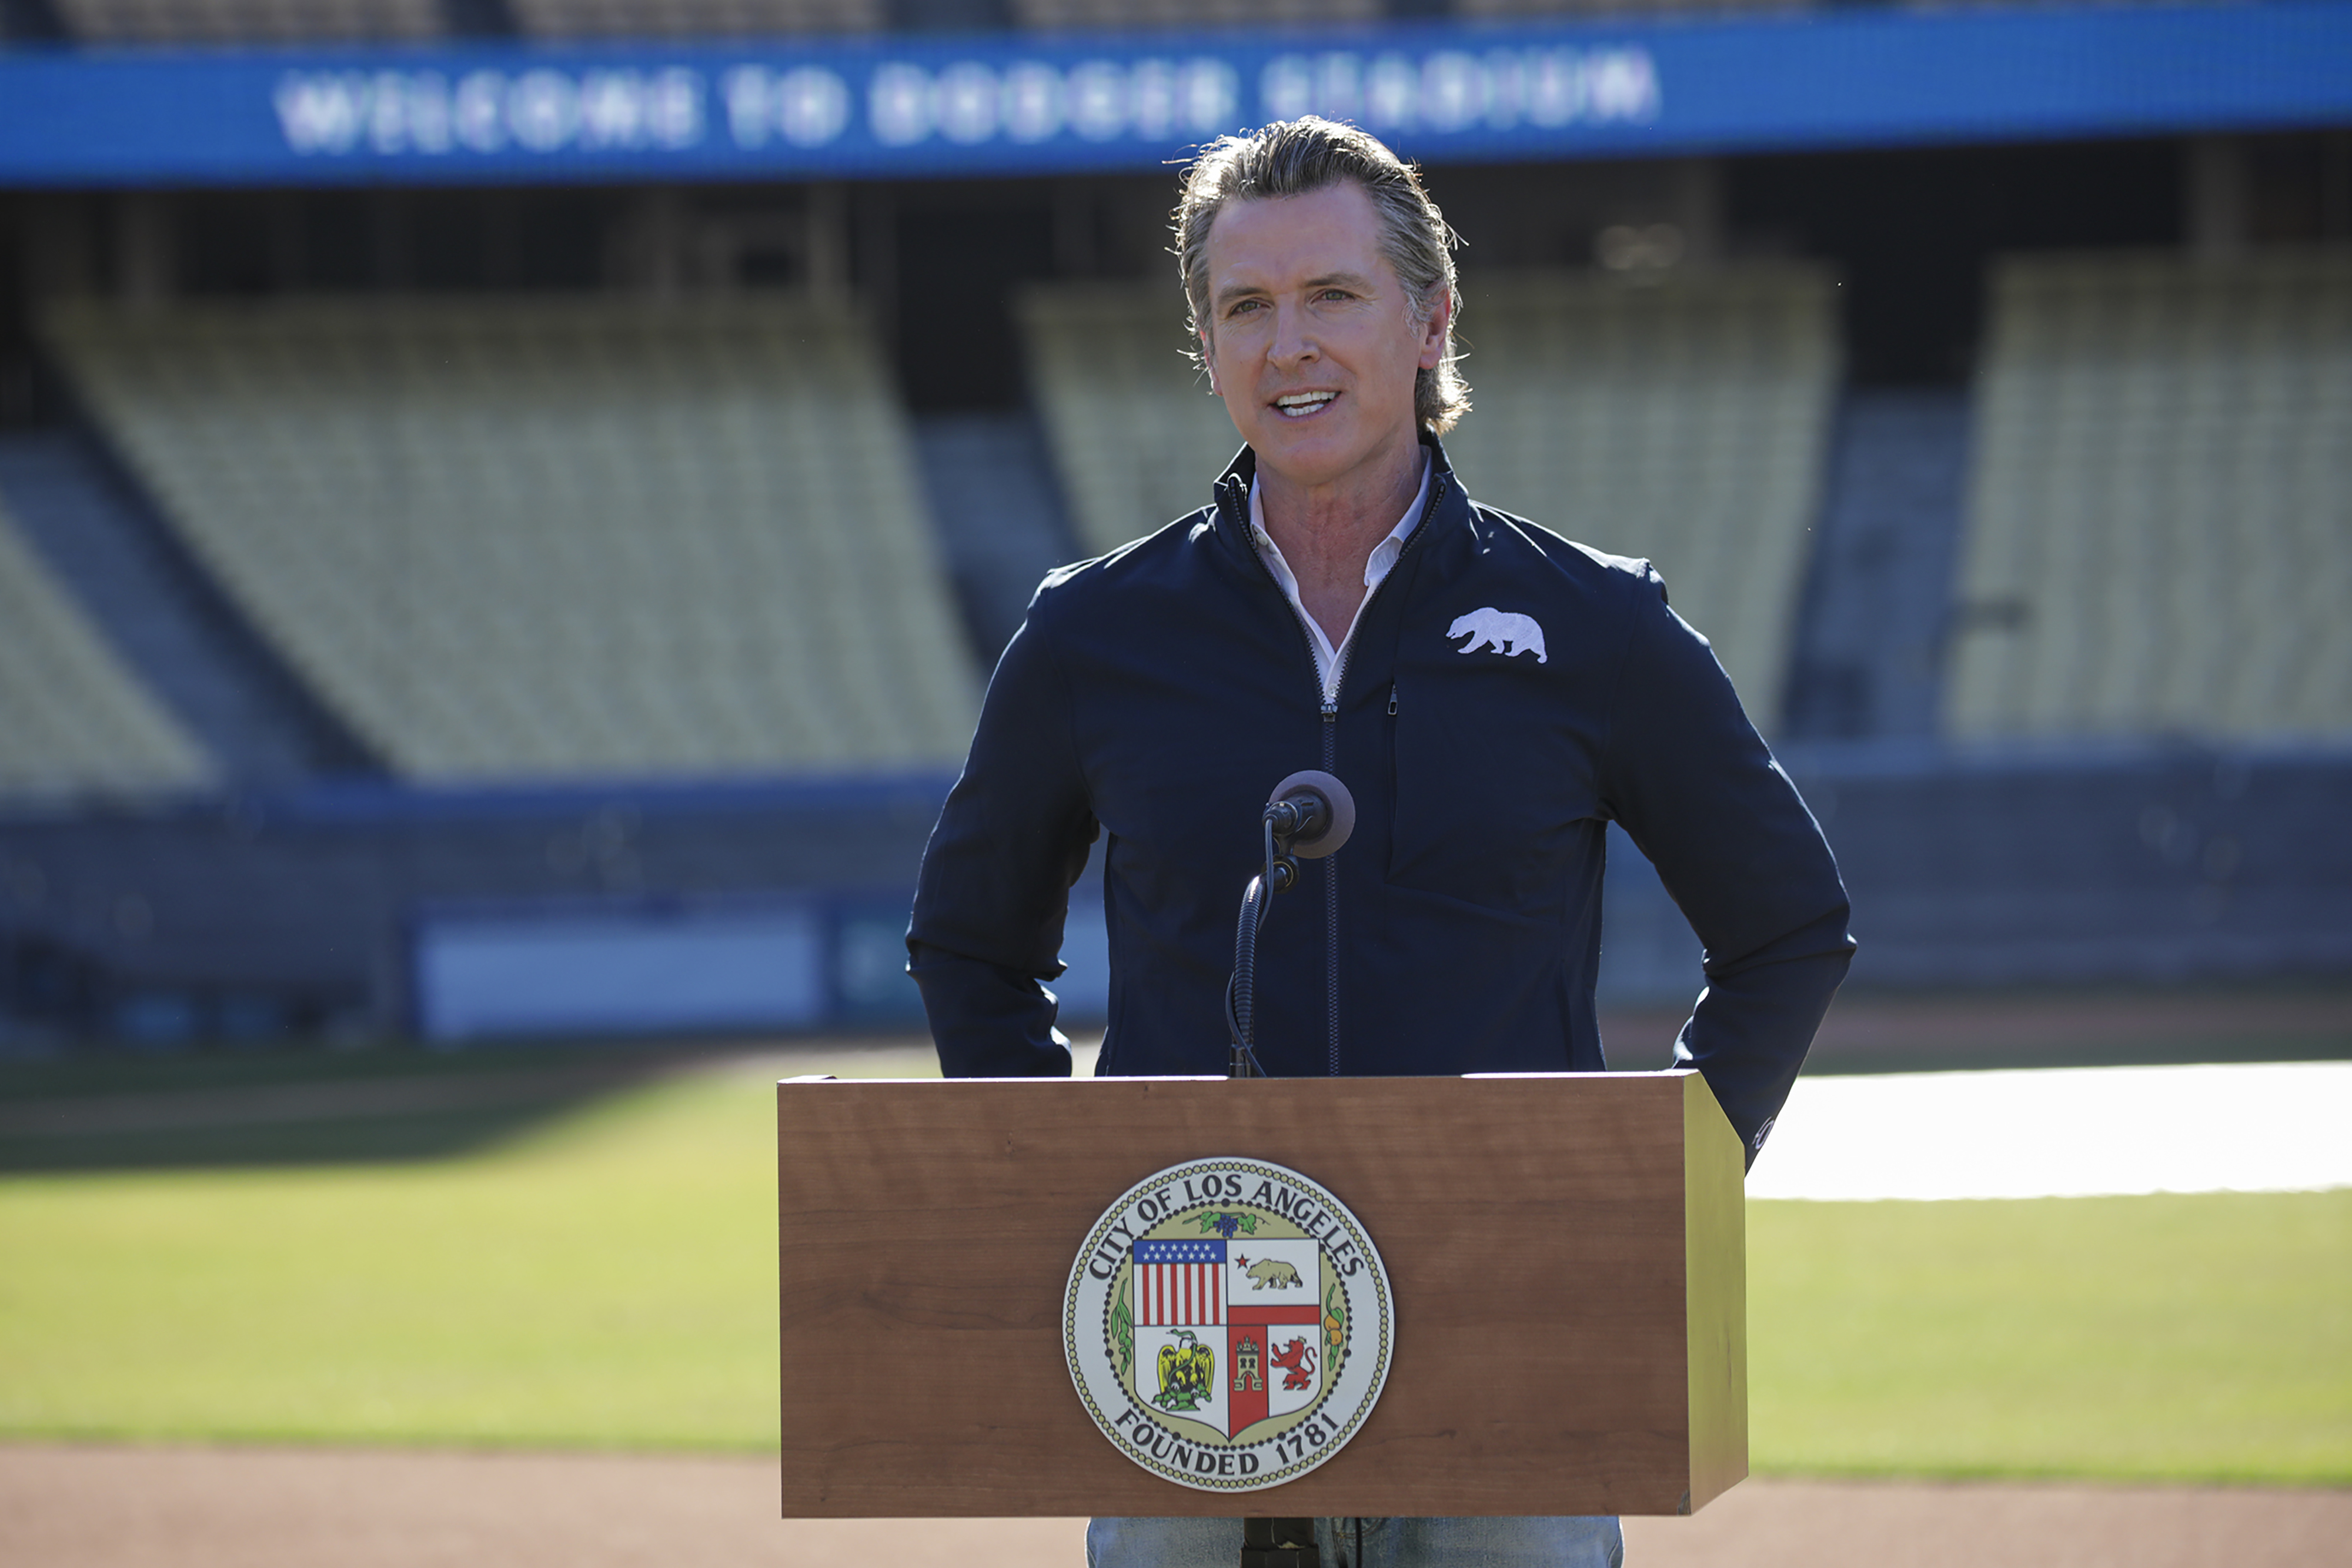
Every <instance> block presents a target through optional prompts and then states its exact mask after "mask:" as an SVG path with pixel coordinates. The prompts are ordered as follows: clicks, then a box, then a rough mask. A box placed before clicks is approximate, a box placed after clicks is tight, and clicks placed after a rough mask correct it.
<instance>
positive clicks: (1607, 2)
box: [1453, 0, 1817, 18]
mask: <svg viewBox="0 0 2352 1568" xmlns="http://www.w3.org/2000/svg"><path fill="white" fill-rule="evenodd" d="M1453 4H1454V15H1455V16H1478V17H1482V18H1483V17H1518V16H1646V15H1654V14H1655V13H1658V12H1661V11H1666V12H1674V11H1680V12H1688V13H1697V14H1700V15H1705V14H1706V13H1708V12H1726V11H1806V10H1811V9H1813V7H1814V5H1815V4H1817V0H1453Z"/></svg>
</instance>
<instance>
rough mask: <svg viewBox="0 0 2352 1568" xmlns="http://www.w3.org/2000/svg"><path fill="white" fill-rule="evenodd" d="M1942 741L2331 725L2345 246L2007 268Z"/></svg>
mask: <svg viewBox="0 0 2352 1568" xmlns="http://www.w3.org/2000/svg"><path fill="white" fill-rule="evenodd" d="M1977 430H1978V441H1977V451H1976V457H1975V462H1974V470H1973V474H1972V477H1971V485H1970V492H1971V494H1970V502H1969V522H1968V535H1967V543H1966V545H1965V546H1964V551H1965V559H1964V561H1963V565H1962V570H1961V587H1960V591H1959V601H1960V602H1959V609H1958V620H1957V622H1956V626H1955V637H1956V639H1957V645H1956V647H1955V650H1954V653H1953V656H1952V666H1951V674H1950V685H1949V688H1948V697H1947V703H1946V728H1947V730H1948V733H1950V734H1952V735H1954V736H1958V737H1971V738H1973V737H2043V736H2070V735H2074V736H2080V735H2116V736H2128V735H2138V736H2153V735H2183V734H2186V735H2207V736H2216V737H2289V736H2303V737H2329V736H2332V737H2344V736H2347V735H2352V617H2347V614H2346V612H2345V607H2346V605H2347V603H2352V252H2344V251H2336V252H2335V253H2332V254H2329V253H2285V254H2275V255H2268V256H2252V257H2248V258H2245V259H2241V260H2235V261H2230V262H2224V263H2216V262H2200V261H2194V260H2189V259H2187V258H2184V257H2181V256H2178V255H2148V256H2113V255H2110V256H2059V257H2034V258H2012V259H2009V260H2006V261H2004V262H2001V263H2000V264H1999V265H1998V267H1997V268H1996V271H1995V276H1994V279H1993V284H1992V320H1991V325H1990V343H1989V351H1988V353H1987V355H1986V357H1985V360H1984V362H1983V368H1982V371H1981V373H1980V377H1979V389H1978V419H1977Z"/></svg>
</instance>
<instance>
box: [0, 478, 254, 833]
mask: <svg viewBox="0 0 2352 1568" xmlns="http://www.w3.org/2000/svg"><path fill="white" fill-rule="evenodd" d="M0 714H5V715H6V719H5V721H0V794H8V795H27V794H31V795H42V796H58V795H68V794H74V793H81V792H87V791H91V790H98V791H104V792H109V793H118V792H120V793H138V792H143V791H147V790H152V789H176V788H184V787H189V786H194V785H197V784H201V783H203V782H205V779H206V778H207V777H208V775H209V774H210V771H211V768H210V766H209V764H208V763H207V762H206V760H205V757H204V755H203V754H202V752H201V751H199V750H198V748H197V747H196V746H195V743H194V741H193V740H191V739H190V738H189V737H188V736H187V735H186V734H185V732H184V731H183V730H182V729H181V727H180V726H179V725H178V723H177V722H176V721H175V720H173V718H172V716H170V715H169V714H167V713H166V712H164V710H163V707H162V706H159V705H158V704H157V702H156V701H155V699H154V698H153V697H152V695H149V693H148V692H147V691H146V689H145V688H144V687H143V686H142V685H140V684H139V681H138V678H137V677H136V676H135V675H134V674H132V673H131V671H130V669H129V668H128V667H126V666H125V665H124V664H122V662H121V660H120V659H118V658H117V657H116V656H115V653H114V650H113V649H112V648H110V646H108V644H107V643H106V640H105V637H104V635H103V633H102V632H100V630H99V629H98V628H97V627H95V626H93V625H91V624H90V622H89V620H88V619H87V618H86V617H85V616H84V615H83V613H82V611H81V607H80V606H79V604H78V603H76V602H75V601H74V600H73V599H72V597H71V596H70V595H69V594H68V592H67V591H66V590H65V589H64V588H63V587H62V585H60V584H59V583H58V581H57V580H56V579H55V578H53V577H52V576H51V575H50V573H49V571H48V569H47V567H46V566H45V565H44V564H43V563H42V561H41V559H40V558H39V557H38V556H37V554H36V553H35V551H34V549H33V547H32V545H31V543H30V542H29V541H28V540H27V539H26V538H25V537H24V536H23V534H22V533H21V532H19V530H18V529H17V527H16V524H15V523H14V522H13V521H12V520H11V519H10V518H9V517H8V514H7V512H6V510H5V508H0Z"/></svg>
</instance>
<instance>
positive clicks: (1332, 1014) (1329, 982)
mask: <svg viewBox="0 0 2352 1568" xmlns="http://www.w3.org/2000/svg"><path fill="white" fill-rule="evenodd" d="M1444 488H1445V482H1444V479H1443V478H1441V477H1440V476H1437V475H1434V474H1433V475H1431V476H1430V480H1429V500H1428V501H1427V503H1426V504H1424V505H1423V507H1422V508H1421V517H1420V519H1419V520H1418V521H1416V522H1415V523H1414V524H1413V525H1412V532H1411V533H1409V534H1407V535H1405V537H1404V543H1403V544H1402V545H1400V546H1399V547H1397V558H1396V559H1395V560H1394V561H1392V562H1391V563H1390V566H1389V570H1388V574H1387V575H1386V576H1384V577H1382V578H1381V580H1380V585H1379V587H1376V588H1374V589H1373V590H1372V591H1371V592H1370V594H1369V595H1367V596H1366V597H1365V599H1364V601H1363V603H1362V604H1361V605H1360V606H1359V607H1358V609H1357V611H1356V616H1355V623H1356V625H1358V626H1360V625H1362V624H1363V621H1364V613H1365V612H1366V611H1369V610H1370V609H1371V607H1372V605H1373V604H1374V603H1375V602H1377V601H1379V599H1380V597H1381V589H1383V588H1386V587H1387V586H1388V585H1389V584H1390V582H1391V581H1392V580H1394V579H1395V577H1396V574H1397V570H1398V568H1400V567H1402V566H1403V565H1404V558H1405V555H1406V553H1407V552H1408V551H1410V550H1411V549H1412V547H1413V546H1414V545H1416V544H1419V543H1420V542H1421V536H1422V533H1423V530H1424V529H1426V528H1428V527H1429V519H1430V517H1431V515H1432V514H1433V513H1434V512H1435V511H1436V510H1437V502H1438V497H1441V496H1442V495H1444ZM1244 496H1246V492H1244ZM1217 504H1218V506H1219V507H1224V506H1226V505H1227V504H1228V503H1227V501H1226V498H1225V497H1224V494H1223V491H1222V489H1221V490H1220V492H1219V494H1218V498H1217ZM1238 520H1239V526H1240V528H1241V530H1242V537H1243V538H1245V539H1248V540H1249V547H1250V559H1253V560H1255V561H1256V562H1257V569H1258V570H1260V571H1262V572H1265V580H1266V581H1267V582H1269V583H1272V584H1273V586H1274V589H1275V591H1276V592H1278V593H1279V592H1281V590H1282V584H1280V583H1278V582H1275V580H1274V573H1273V572H1272V571H1271V570H1268V569H1267V567H1266V564H1265V556H1264V555H1262V554H1260V553H1259V552H1258V548H1257V540H1256V538H1255V537H1253V536H1252V535H1251V533H1250V531H1249V508H1248V506H1247V503H1246V500H1244V504H1243V506H1242V507H1240V509H1239V513H1238ZM1282 597H1283V602H1285V603H1286V604H1288V603H1290V595H1288V594H1286V593H1285V594H1283V596H1282ZM1290 614H1291V619H1293V620H1295V621H1297V622H1298V638H1299V641H1300V642H1301V643H1305V644H1306V647H1307V669H1308V670H1310V671H1316V665H1315V632H1314V631H1313V629H1312V628H1310V627H1309V626H1308V625H1307V612H1306V611H1305V610H1304V609H1302V608H1300V607H1299V606H1298V605H1297V604H1291V605H1290ZM1355 651H1356V640H1355V638H1353V637H1352V636H1351V637H1349V639H1348V641H1347V642H1346V643H1344V644H1343V645H1342V646H1341V647H1340V648H1339V652H1338V653H1336V654H1335V655H1334V657H1335V660H1336V663H1335V664H1333V665H1332V670H1331V688H1330V695H1328V696H1327V695H1324V690H1323V684H1322V677H1321V673H1320V672H1319V671H1316V685H1315V699H1316V704H1317V706H1318V709H1319V711H1320V712H1321V713H1322V716H1323V771H1324V772H1326V773H1329V774H1332V775H1335V776H1336V775H1337V774H1338V773H1339V694H1340V693H1341V692H1344V691H1346V690H1347V689H1348V660H1349V656H1350V655H1352V654H1353V653H1355ZM1389 714H1390V716H1391V717H1393V716H1395V714H1396V687H1395V686H1394V685H1391V686H1390V687H1389ZM1323 976H1324V996H1323V1018H1324V1025H1325V1071H1328V1073H1329V1074H1330V1076H1332V1077H1334V1078H1337V1077H1339V857H1338V856H1336V855H1331V856H1327V857H1325V859H1324V862H1323Z"/></svg>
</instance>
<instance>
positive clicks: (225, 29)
mask: <svg viewBox="0 0 2352 1568" xmlns="http://www.w3.org/2000/svg"><path fill="white" fill-rule="evenodd" d="M53 3H54V4H55V5H56V6H57V10H58V19H59V20H60V21H61V22H62V23H63V24H64V25H65V28H66V31H67V32H68V34H70V35H71V36H72V37H76V38H79V39H81V40H83V41H85V42H88V43H93V44H228V43H306V42H313V41H323V40H339V41H353V42H357V41H365V40H374V39H391V38H428V37H435V36H436V35H438V34H440V33H441V32H443V31H444V30H445V28H444V26H443V7H442V5H441V0H53Z"/></svg>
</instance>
